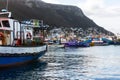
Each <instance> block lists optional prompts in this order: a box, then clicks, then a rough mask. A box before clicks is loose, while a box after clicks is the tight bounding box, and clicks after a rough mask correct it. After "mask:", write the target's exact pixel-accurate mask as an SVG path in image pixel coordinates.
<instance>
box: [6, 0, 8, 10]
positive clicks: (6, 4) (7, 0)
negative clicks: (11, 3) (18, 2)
mask: <svg viewBox="0 0 120 80" xmlns="http://www.w3.org/2000/svg"><path fill="white" fill-rule="evenodd" d="M6 10H7V11H8V0H7V2H6Z"/></svg>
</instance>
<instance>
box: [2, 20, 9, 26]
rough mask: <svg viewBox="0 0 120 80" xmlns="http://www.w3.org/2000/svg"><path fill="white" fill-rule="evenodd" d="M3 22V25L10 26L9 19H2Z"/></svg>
mask: <svg viewBox="0 0 120 80" xmlns="http://www.w3.org/2000/svg"><path fill="white" fill-rule="evenodd" d="M2 24H3V27H10V24H9V21H8V20H5V21H2Z"/></svg>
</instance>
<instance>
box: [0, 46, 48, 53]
mask: <svg viewBox="0 0 120 80" xmlns="http://www.w3.org/2000/svg"><path fill="white" fill-rule="evenodd" d="M44 50H46V45H44V46H37V47H5V46H0V53H2V54H6V53H9V54H15V53H16V54H21V53H30V54H32V53H38V52H41V51H44Z"/></svg>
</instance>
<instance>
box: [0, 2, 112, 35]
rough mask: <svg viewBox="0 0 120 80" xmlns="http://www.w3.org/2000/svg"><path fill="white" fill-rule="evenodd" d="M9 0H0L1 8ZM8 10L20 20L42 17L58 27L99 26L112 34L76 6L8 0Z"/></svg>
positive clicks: (86, 27) (84, 27)
mask: <svg viewBox="0 0 120 80" xmlns="http://www.w3.org/2000/svg"><path fill="white" fill-rule="evenodd" d="M6 1H7V0H0V4H2V5H0V10H1V9H3V8H5V7H6ZM8 2H9V4H8V10H9V11H11V12H12V14H13V17H14V18H15V19H18V20H27V19H40V20H43V21H44V23H45V24H48V25H50V26H56V27H61V26H62V27H65V28H70V27H77V28H82V29H83V30H86V29H88V28H97V29H99V31H101V32H102V33H105V34H108V33H109V34H111V35H113V33H112V32H109V31H107V30H105V29H104V28H102V27H100V26H98V25H97V24H95V23H94V22H93V20H91V19H89V18H88V17H87V16H85V15H84V13H83V12H82V10H81V9H80V8H78V7H76V6H71V5H58V4H50V3H45V2H43V1H41V0H8Z"/></svg>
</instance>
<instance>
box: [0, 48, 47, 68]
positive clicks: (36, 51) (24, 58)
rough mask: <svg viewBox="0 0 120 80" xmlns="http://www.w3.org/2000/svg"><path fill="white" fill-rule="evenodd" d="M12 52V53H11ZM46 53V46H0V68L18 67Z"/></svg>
mask: <svg viewBox="0 0 120 80" xmlns="http://www.w3.org/2000/svg"><path fill="white" fill-rule="evenodd" d="M12 52H14V53H12ZM45 52H46V46H37V47H4V46H0V67H7V66H13V65H19V64H23V63H26V62H30V61H33V60H37V59H38V58H39V57H41V56H43V55H44V54H45Z"/></svg>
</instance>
